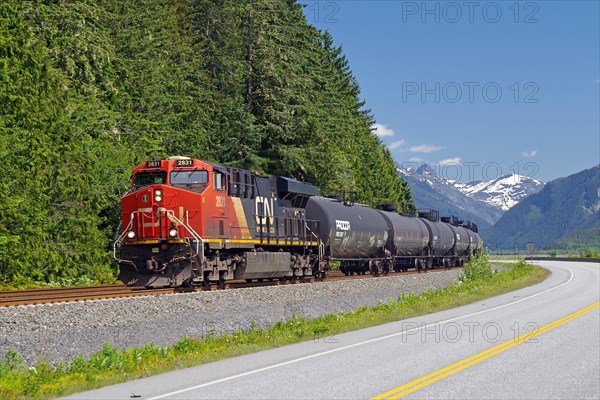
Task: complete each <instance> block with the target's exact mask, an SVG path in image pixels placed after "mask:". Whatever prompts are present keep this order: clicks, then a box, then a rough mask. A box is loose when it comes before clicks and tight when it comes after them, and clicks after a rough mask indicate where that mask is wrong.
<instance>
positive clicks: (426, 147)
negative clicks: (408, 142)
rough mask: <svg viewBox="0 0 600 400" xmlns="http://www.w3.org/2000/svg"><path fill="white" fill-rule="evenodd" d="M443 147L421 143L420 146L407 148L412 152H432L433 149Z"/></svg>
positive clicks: (436, 149)
mask: <svg viewBox="0 0 600 400" xmlns="http://www.w3.org/2000/svg"><path fill="white" fill-rule="evenodd" d="M441 149H443V147H441V146H432V145H430V144H422V145H420V146H413V147H411V148H410V149H409V150H410V151H412V152H413V153H433V152H434V151H438V150H441Z"/></svg>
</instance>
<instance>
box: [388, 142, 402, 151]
mask: <svg viewBox="0 0 600 400" xmlns="http://www.w3.org/2000/svg"><path fill="white" fill-rule="evenodd" d="M404 142H406V140H404V139H402V140H397V141H395V142H392V143H391V144H390V145H389V146H388V148H389V149H390V150H396V149H399V148H400V147H402V145H403V144H404Z"/></svg>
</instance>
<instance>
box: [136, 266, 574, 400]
mask: <svg viewBox="0 0 600 400" xmlns="http://www.w3.org/2000/svg"><path fill="white" fill-rule="evenodd" d="M555 268H559V269H563V270H565V269H564V268H560V267H555ZM565 271H568V272H569V273H570V274H571V276H570V277H569V279H568V280H567V281H566V282H563V283H561V284H560V285H558V286H555V287H553V288H550V289H546V290H544V291H541V292H539V293H536V294H533V295H531V296H527V297H523V298H522V299H519V300H515V301H512V302H510V303H506V304H502V305H500V306H496V307H492V308H488V309H486V310H481V311H477V312H474V313H471V314H467V315H462V316H460V317H454V318H450V319H446V320H443V321H438V322H434V323H431V324H428V325H424V326H421V327H419V328H414V329H409V330H406V331H402V332H396V333H392V334H389V335H385V336H380V337H378V338H374V339H369V340H365V341H363V342H358V343H354V344H351V345H348V346H343V347H338V348H336V349H331V350H327V351H323V352H321V353H315V354H311V355H310V356H305V357H300V358H296V359H293V360H289V361H284V362H281V363H278V364H273V365H269V366H268V367H263V368H258V369H254V370H251V371H247V372H243V373H241V374H237V375H232V376H228V377H226V378H221V379H217V380H214V381H210V382H206V383H202V384H200V385H196V386H191V387H189V388H185V389H180V390H177V391H174V392H170V393H165V394H161V395H159V396H155V397H149V398H147V399H146V400H158V399H163V398H165V397H169V396H174V395H178V394H181V393H185V392H189V391H190V390H195V389H201V388H203V387H206V386H211V385H215V384H217V383H222V382H227V381H230V380H233V379H237V378H241V377H244V376H248V375H253V374H257V373H259V372H263V371H268V370H270V369H275V368H279V367H283V366H285V365H290V364H295V363H297V362H300V361H304V360H309V359H311V358H316V357H321V356H324V355H327V354H331V353H335V352H338V351H342V350H347V349H351V348H353V347H358V346H362V345H365V344H369V343H374V342H378V341H380V340H384V339H389V338H392V337H396V336H401V335H405V334H407V333H412V332H418V331H420V330H422V329H426V328H428V327H431V326H434V325H436V324H445V323H447V322H452V321H456V320H459V319H463V318H468V317H472V316H474V315H478V314H483V313H486V312H489V311H494V310H498V309H500V308H504V307H508V306H512V305H513V304H517V303H520V302H522V301H525V300H529V299H531V298H533V297H537V296H539V295H541V294H544V293H548V292H551V291H553V290H556V289H558V288H560V287H562V286H565V285H567V284H569V283H570V282H571V281H572V280H573V272H572V271H569V270H565Z"/></svg>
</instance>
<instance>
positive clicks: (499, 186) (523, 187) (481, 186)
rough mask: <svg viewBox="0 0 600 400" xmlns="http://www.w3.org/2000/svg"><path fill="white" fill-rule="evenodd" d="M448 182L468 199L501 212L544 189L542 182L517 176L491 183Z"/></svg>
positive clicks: (494, 180) (504, 177)
mask: <svg viewBox="0 0 600 400" xmlns="http://www.w3.org/2000/svg"><path fill="white" fill-rule="evenodd" d="M449 182H451V183H452V184H453V185H454V187H456V188H457V189H458V190H460V191H461V192H463V193H464V194H465V195H467V196H468V197H470V198H472V199H475V200H477V201H481V202H484V203H486V204H489V205H491V206H494V207H497V208H500V209H501V210H503V211H506V210H508V209H509V208H511V207H512V206H514V205H515V204H517V203H519V202H520V201H521V200H522V199H524V198H525V197H527V196H529V195H531V194H534V193H537V192H539V191H540V190H541V189H542V188H543V187H544V183H543V182H542V181H539V180H537V179H533V178H530V177H528V176H523V175H517V174H512V175H504V176H501V177H499V178H496V179H493V180H491V181H474V182H469V183H461V182H453V181H449Z"/></svg>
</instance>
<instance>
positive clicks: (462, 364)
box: [373, 301, 600, 400]
mask: <svg viewBox="0 0 600 400" xmlns="http://www.w3.org/2000/svg"><path fill="white" fill-rule="evenodd" d="M599 307H600V301H597V302H596V303H594V304H592V305H590V306H588V307H586V308H584V309H581V310H579V311H577V312H574V313H573V314H569V315H567V316H566V317H564V318H561V319H559V320H556V321H554V322H551V323H549V324H548V325H544V326H542V327H541V328H539V329H537V330H534V331H532V332H528V333H525V334H523V335H521V336H519V337H516V338H514V339H512V340H509V341H507V342H504V343H502V344H499V345H497V346H494V347H492V348H490V349H487V350H485V351H482V352H481V353H478V354H475V355H473V356H471V357H468V358H465V359H464V360H461V361H459V362H457V363H454V364H452V365H449V366H447V367H445V368H442V369H440V370H438V371H435V372H433V373H431V374H429V375H425V376H423V377H421V378H419V379H416V380H414V381H412V382H409V383H407V384H405V385H402V386H399V387H397V388H395V389H392V390H390V391H388V392H385V393H383V394H381V395H379V396H377V397H374V398H373V400H381V399H388V400H392V399H398V398H400V397H403V396H406V395H407V394H409V393H412V392H414V391H416V390H419V389H421V388H423V387H425V386H428V385H431V384H432V383H434V382H437V381H439V380H440V379H443V378H445V377H447V376H450V375H453V374H455V373H457V372H459V371H462V370H463V369H466V368H468V367H470V366H473V365H475V364H478V363H480V362H482V361H484V360H487V359H488V358H490V357H493V356H495V355H498V354H500V353H503V352H505V351H506V350H508V349H511V348H513V347H515V346H517V345H519V344H521V343H525V342H527V341H528V340H530V339H533V338H535V337H537V336H540V335H541V334H543V333H546V332H548V331H551V330H552V329H554V328H558V327H559V326H561V325H564V324H566V323H567V322H570V321H572V320H574V319H576V318H579V317H581V316H582V315H584V314H587V313H589V312H590V311H593V310H595V309H597V308H599Z"/></svg>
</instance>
